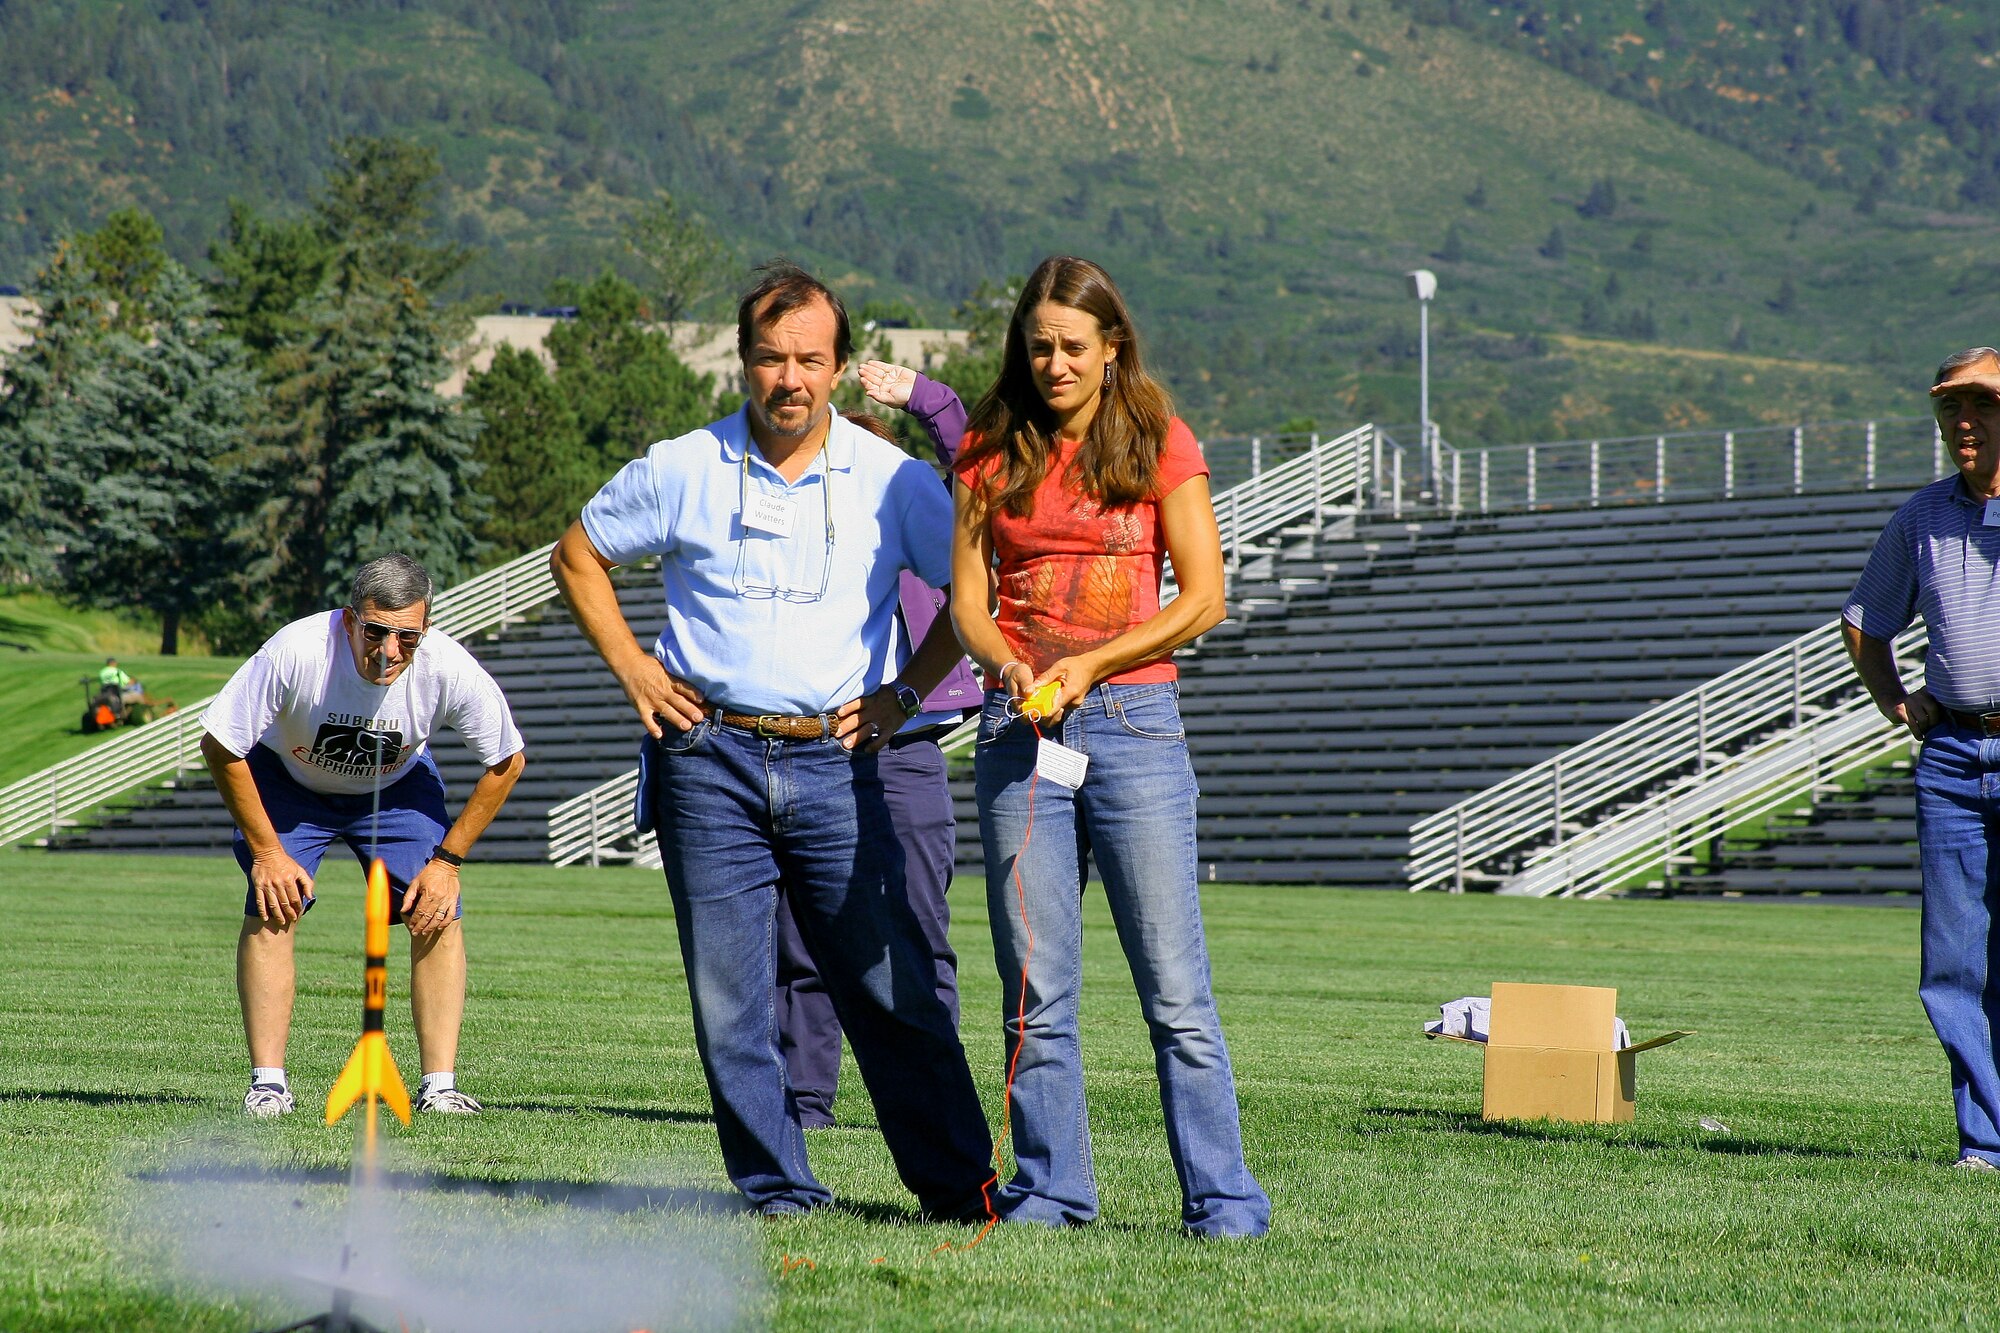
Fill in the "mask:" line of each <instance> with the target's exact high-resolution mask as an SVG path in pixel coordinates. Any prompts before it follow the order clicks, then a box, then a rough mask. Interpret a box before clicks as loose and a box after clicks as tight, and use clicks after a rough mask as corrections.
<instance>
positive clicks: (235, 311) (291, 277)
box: [208, 199, 333, 364]
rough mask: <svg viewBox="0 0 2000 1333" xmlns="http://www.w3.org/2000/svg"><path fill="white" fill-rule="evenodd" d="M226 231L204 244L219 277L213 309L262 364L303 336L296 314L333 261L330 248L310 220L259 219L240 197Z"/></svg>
mask: <svg viewBox="0 0 2000 1333" xmlns="http://www.w3.org/2000/svg"><path fill="white" fill-rule="evenodd" d="M228 228H229V229H228V231H227V232H226V233H225V235H224V237H223V239H222V240H220V241H217V242H216V243H215V244H214V245H212V246H210V247H209V250H208V259H209V262H210V263H211V264H213V265H214V266H215V269H216V272H217V274H218V275H219V276H218V277H217V279H216V282H215V284H214V289H213V290H214V297H215V309H216V313H217V315H219V316H220V317H221V319H222V322H223V326H224V327H225V328H226V329H228V330H229V332H230V333H232V334H234V335H235V336H236V337H237V338H238V339H239V340H241V341H242V343H243V345H244V346H246V347H248V348H249V349H250V350H251V352H252V353H253V354H254V355H255V356H256V357H257V359H258V362H259V363H260V364H263V363H265V362H267V361H268V360H269V358H270V357H271V354H272V353H273V352H275V351H276V350H277V349H278V347H279V346H280V345H282V344H284V343H285V342H287V341H290V340H292V339H296V338H300V337H303V336H305V334H306V332H307V326H308V323H309V321H308V320H307V319H306V317H305V316H304V315H303V314H302V313H301V312H302V311H303V310H304V309H305V307H306V305H307V303H308V302H309V301H311V300H312V297H313V294H314V293H316V292H317V291H319V289H320V284H321V283H323V282H325V281H326V275H327V269H328V267H329V266H330V265H331V264H332V262H333V247H332V246H330V245H329V244H327V242H326V240H325V239H324V238H323V237H322V236H321V235H320V232H319V228H318V227H317V226H316V225H315V224H314V222H313V221H312V219H310V218H300V219H297V220H295V221H290V222H285V221H278V220H274V219H271V218H264V217H259V216H258V215H257V214H256V213H255V212H253V211H252V210H251V208H250V206H249V205H248V204H246V203H244V202H243V201H242V200H240V199H232V200H230V202H229V223H228Z"/></svg>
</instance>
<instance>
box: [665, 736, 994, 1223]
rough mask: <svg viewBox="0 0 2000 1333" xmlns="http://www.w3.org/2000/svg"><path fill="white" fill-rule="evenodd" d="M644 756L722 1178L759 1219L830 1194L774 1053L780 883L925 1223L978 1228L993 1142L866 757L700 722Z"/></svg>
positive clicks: (828, 743) (873, 766)
mask: <svg viewBox="0 0 2000 1333" xmlns="http://www.w3.org/2000/svg"><path fill="white" fill-rule="evenodd" d="M654 758H655V765H654V771H655V773H656V777H655V785H654V792H655V795H654V800H655V815H656V820H657V825H656V829H655V836H656V837H657V838H658V840H659V844H660V859H661V861H662V863H663V865H664V868H665V870H666V876H667V888H668V891H669V892H670V893H672V895H673V901H674V924H675V928H676V930H677V931H678V932H679V935H680V945H681V961H682V962H683V963H684V964H685V966H686V968H687V977H688V993H689V995H690V997H691V998H692V1000H693V1008H694V1035H695V1045H696V1048H697V1049H698V1050H699V1051H700V1053H701V1063H702V1072H703V1073H704V1074H705V1075H707V1078H708V1091H709V1097H710V1100H711V1101H712V1102H713V1104H714V1107H715V1127H716V1132H717V1134H718V1135H719V1136H720V1138H721V1140H722V1160H723V1164H724V1166H725V1167H726V1168H727V1170H728V1172H729V1178H730V1180H731V1181H733V1182H735V1184H736V1187H737V1188H738V1189H740V1190H742V1191H743V1194H744V1196H745V1197H746V1198H748V1199H749V1200H750V1202H751V1204H752V1205H753V1206H755V1207H757V1208H759V1209H761V1210H763V1211H765V1212H773V1213H777V1212H796V1211H804V1210H805V1209H808V1208H814V1207H817V1206H819V1205H820V1204H824V1203H826V1202H828V1201H829V1200H830V1199H831V1197H832V1196H831V1195H830V1194H829V1192H828V1191H827V1189H826V1187H825V1186H823V1185H821V1184H820V1183H819V1181H817V1180H816V1179H814V1178H813V1174H812V1169H811V1168H810V1167H809V1166H808V1165H807V1164H806V1145H805V1135H804V1133H803V1132H801V1130H800V1128H799V1117H798V1107H797V1105H796V1103H795V1101H794V1098H793V1096H792V1090H791V1088H790V1087H789V1086H788V1084H787V1081H786V1076H785V1061H784V1058H783V1056H782V1055H781V1054H780V1053H779V1050H778V1022H777V1008H776V1005H775V1003H774V1000H773V986H774V983H775V980H776V973H777V956H776V946H775V942H774V930H775V920H776V914H777V903H778V891H779V885H780V884H783V885H784V886H785V889H786V891H787V892H788V893H789V894H790V898H791V908H792V916H793V919H794V920H795V921H796V922H797V923H798V927H799V930H800V932H801V933H802V934H803V935H804V937H805V940H806V943H807V945H808V946H809V947H810V948H811V950H812V956H813V957H814V958H816V959H818V960H819V963H820V970H821V975H822V976H823V977H824V978H825V980H826V985H827V991H828V993H829V994H830V995H831V996H832V999H833V1007H834V1012H835V1014H836V1015H837V1016H838V1017H839V1019H840V1025H841V1026H842V1027H843V1028H845V1029H846V1031H847V1038H848V1041H849V1043H850V1044H851V1045H852V1046H853V1048H854V1059H855V1062H856V1063H857V1064H858V1065H859V1066H860V1067H861V1079H862V1082H863V1083H864V1084H866V1085H867V1088H868V1095H869V1097H870V1098H871V1099H872V1100H873V1101H874V1104H875V1118H876V1122H877V1123H878V1124H879V1125H880V1126H881V1130H882V1137H883V1140H884V1141H885V1142H886V1143H887V1144H888V1147H889V1152H890V1154H891V1155H892V1156H893V1157H894V1158H895V1161H896V1170H897V1172H898V1174H899V1175H901V1177H902V1180H903V1184H904V1185H906V1186H907V1187H908V1188H909V1190H910V1192H911V1193H913V1194H915V1195H916V1196H917V1199H918V1201H919V1202H920V1203H921V1204H922V1205H923V1208H924V1211H925V1212H926V1213H927V1214H929V1215H930V1216H932V1217H937V1218H945V1219H971V1218H975V1217H983V1216H984V1215H985V1203H984V1198H983V1194H984V1191H985V1188H986V1186H987V1185H988V1183H989V1182H990V1181H992V1179H993V1170H992V1162H991V1157H992V1152H993V1141H992V1138H991V1137H990V1136H989V1134H988V1132H987V1128H986V1118H985V1114H984V1112H983V1111H982V1110H981V1109H980V1105H979V1094H978V1091H977V1090H976V1089H975V1088H974V1086H973V1082H972V1074H971V1071H970V1070H968V1069H967V1068H966V1064H965V1050H964V1048H963V1047H961V1046H960V1045H959V1043H958V1034H957V1032H956V1031H955V1030H954V1027H953V1024H952V1021H951V1015H950V1014H949V1013H948V1012H947V1011H946V1009H945V1007H944V1004H943V1002H942V1001H940V1000H939V999H938V997H937V975H936V971H935V969H934V968H933V966H932V962H931V954H930V949H929V946H928V945H926V943H925V942H924V935H923V931H922V930H921V929H920V928H919V927H918V925H917V922H916V919H915V917H913V916H912V915H911V913H910V908H909V904H908V902H907V900H906V897H905V894H904V892H903V882H902V881H903V862H902V853H901V851H900V849H899V848H898V847H897V845H896V839H895V835H894V833H893V831H892V830H891V827H890V823H889V816H888V810H887V807H886V805H885V803H884V801H883V796H882V781H881V778H880V776H879V774H878V772H877V762H876V759H875V758H874V756H872V755H856V754H851V753H850V752H849V751H847V750H846V749H844V748H842V747H841V745H840V743H839V742H837V741H832V740H812V741H789V740H778V739H764V738H761V737H758V736H755V735H753V734H751V733H749V732H747V731H739V730H737V729H735V728H733V727H725V726H723V725H721V723H720V722H718V721H716V720H715V719H714V718H709V719H707V720H704V721H703V722H701V723H699V724H698V725H696V726H695V727H694V728H692V729H691V730H689V731H687V732H685V733H682V734H680V735H678V736H675V735H672V734H671V733H670V734H669V736H668V738H667V739H666V740H664V741H662V742H660V743H659V744H658V746H657V747H656V751H655V755H654Z"/></svg>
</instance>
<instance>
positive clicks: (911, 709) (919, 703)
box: [889, 681, 924, 717]
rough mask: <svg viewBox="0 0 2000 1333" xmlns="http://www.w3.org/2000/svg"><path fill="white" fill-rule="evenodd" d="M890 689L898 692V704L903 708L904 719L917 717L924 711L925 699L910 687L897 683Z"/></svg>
mask: <svg viewBox="0 0 2000 1333" xmlns="http://www.w3.org/2000/svg"><path fill="white" fill-rule="evenodd" d="M889 688H890V689H892V690H894V691H895V692H896V702H897V703H898V704H900V705H901V706H902V709H903V716H904V717H915V716H916V715H917V714H918V713H921V712H923V711H924V697H923V696H922V695H921V694H918V693H917V692H916V690H914V689H912V688H911V687H910V686H908V685H905V684H903V683H902V682H901V681H897V682H896V683H895V684H893V685H891V686H890V687H889Z"/></svg>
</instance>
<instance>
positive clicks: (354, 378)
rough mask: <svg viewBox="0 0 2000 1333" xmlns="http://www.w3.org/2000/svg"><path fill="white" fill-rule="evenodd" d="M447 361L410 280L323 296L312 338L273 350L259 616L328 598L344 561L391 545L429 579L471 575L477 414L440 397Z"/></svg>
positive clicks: (348, 563) (476, 514)
mask: <svg viewBox="0 0 2000 1333" xmlns="http://www.w3.org/2000/svg"><path fill="white" fill-rule="evenodd" d="M448 370H449V367H448V365H447V363H446V359H445V356H444V350H443V340H442V338H441V336H440V334H439V330H438V324H437V316H436V314H435V312H434V311H433V310H432V308H431V307H430V304H429V302H427V301H426V300H425V299H424V297H423V294H422V293H421V292H419V291H418V290H417V289H416V287H415V286H414V284H412V283H410V282H407V281H403V282H395V283H380V284H375V285H373V286H371V287H369V288H366V289H363V290H359V291H355V292H351V293H348V294H346V295H344V296H340V297H335V296H333V295H331V294H329V295H324V296H322V297H321V298H319V299H318V300H317V301H316V302H315V303H314V305H313V307H312V309H311V311H310V333H309V335H308V336H307V337H305V338H303V339H301V340H299V341H297V342H295V343H292V344H289V345H287V346H285V347H283V348H280V349H279V351H278V352H277V354H276V355H275V356H274V357H273V359H272V373H273V376H274V379H275V385H274V388H273V391H272V392H273V402H272V410H271V412H270V414H269V418H268V420H269V422H270V426H269V428H268V430H269V433H268V435H267V436H266V438H265V440H264V442H263V448H262V450H261V457H260V468H259V471H260V474H261V475H262V477H263V478H264V479H265V484H266V486H267V490H268V499H267V500H266V502H265V503H264V505H263V507H262V509H261V511H260V513H259V515H258V532H259V539H260V547H261V550H262V552H263V554H262V556H261V558H260V559H259V560H258V561H257V562H256V563H255V564H254V565H253V573H254V576H255V577H256V579H257V581H258V586H259V588H260V590H261V591H262V593H263V595H264V597H265V598H266V603H265V610H266V613H267V615H269V616H270V617H273V618H277V619H286V618H293V617H297V616H301V615H305V614H308V613H310V612H311V611H314V610H319V609H322V608H324V607H327V606H333V605H337V604H338V603H339V601H340V599H341V597H342V596H343V595H344V594H345V591H346V587H347V582H348V580H349V579H350V578H351V577H352V576H353V573H354V570H355V569H356V568H357V567H358V566H359V565H361V564H363V563H365V562H366V561H368V560H371V559H373V558H374V557H376V556H378V555H384V554H387V553H388V552H390V551H402V552H404V553H405V554H407V555H409V556H411V557H412V558H414V559H416V560H418V561H420V562H421V563H422V564H423V565H424V567H425V568H426V569H428V570H429V571H430V574H431V577H432V578H433V579H435V580H436V581H437V583H438V586H439V587H447V586H449V585H450V584H452V583H454V582H456V581H458V580H460V579H462V578H464V577H465V576H466V575H468V574H470V573H472V572H474V562H475V560H476V558H477V556H478V554H479V540H478V538H477V536H476V535H475V531H474V530H475V527H476V526H477V525H478V524H479V523H480V522H481V521H482V520H483V519H484V518H485V515H486V506H487V501H486V498H485V496H484V495H483V494H482V493H481V492H480V491H479V490H478V489H477V488H476V486H475V484H474V483H475V482H476V480H477V477H478V472H479V465H478V463H477V462H476V461H475V460H474V458H473V440H474V439H475V437H476V436H477V434H478V431H479V417H478V414H477V413H476V412H474V411H469V410H465V409H461V408H459V407H456V406H454V405H453V404H452V403H450V402H448V401H447V400H446V399H444V398H443V397H441V396H440V395H439V394H438V392H437V389H436V387H435V386H436V385H437V384H438V383H439V382H440V381H442V380H443V379H444V378H445V376H446V374H447V372H448Z"/></svg>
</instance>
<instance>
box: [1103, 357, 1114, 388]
mask: <svg viewBox="0 0 2000 1333" xmlns="http://www.w3.org/2000/svg"><path fill="white" fill-rule="evenodd" d="M1114 364H1116V363H1115V362H1111V361H1106V362H1105V363H1104V387H1105V388H1107V389H1108V388H1110V387H1111V367H1112V366H1113V365H1114Z"/></svg>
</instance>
